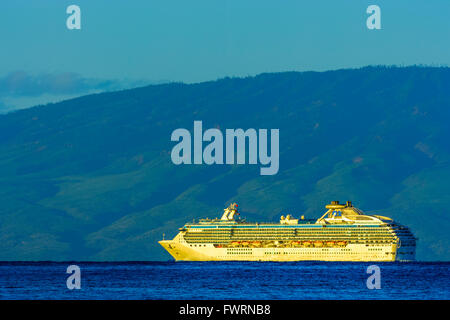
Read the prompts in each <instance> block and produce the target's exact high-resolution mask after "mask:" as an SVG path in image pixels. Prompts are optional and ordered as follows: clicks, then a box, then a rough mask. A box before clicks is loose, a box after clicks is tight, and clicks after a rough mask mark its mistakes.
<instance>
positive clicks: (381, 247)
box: [159, 201, 416, 261]
mask: <svg viewBox="0 0 450 320" xmlns="http://www.w3.org/2000/svg"><path fill="white" fill-rule="evenodd" d="M326 209H327V211H326V212H325V213H324V214H323V215H322V216H321V217H320V218H319V219H317V220H315V219H314V220H309V219H305V218H304V216H301V217H300V218H299V219H294V218H293V217H291V216H290V215H286V216H281V219H280V222H279V223H250V222H246V221H245V220H244V219H236V216H237V215H239V213H238V205H237V204H236V203H233V204H231V205H230V206H229V207H228V208H226V209H225V210H224V213H223V215H222V217H221V218H220V219H218V218H216V219H200V220H199V221H198V222H195V221H194V222H193V223H187V224H185V225H184V226H183V227H182V228H180V229H179V233H178V234H177V235H176V236H175V238H173V239H172V240H161V241H159V243H160V244H161V245H162V246H163V247H164V248H165V249H166V250H167V251H168V252H169V253H170V254H171V255H172V256H173V257H174V258H175V260H184V261H305V260H309V261H413V260H415V249H416V238H415V237H414V236H413V234H412V233H411V231H410V230H409V228H407V227H406V226H403V225H401V224H399V223H397V222H395V221H393V220H392V219H391V218H388V217H384V216H381V215H367V214H364V213H363V212H362V211H361V210H359V209H357V208H355V207H354V206H353V205H352V203H351V202H350V201H347V202H346V203H345V204H340V203H339V201H332V202H331V203H330V204H328V205H326Z"/></svg>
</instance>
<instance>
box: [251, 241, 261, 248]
mask: <svg viewBox="0 0 450 320" xmlns="http://www.w3.org/2000/svg"><path fill="white" fill-rule="evenodd" d="M252 245H254V246H256V247H259V246H260V245H261V241H253V242H252Z"/></svg>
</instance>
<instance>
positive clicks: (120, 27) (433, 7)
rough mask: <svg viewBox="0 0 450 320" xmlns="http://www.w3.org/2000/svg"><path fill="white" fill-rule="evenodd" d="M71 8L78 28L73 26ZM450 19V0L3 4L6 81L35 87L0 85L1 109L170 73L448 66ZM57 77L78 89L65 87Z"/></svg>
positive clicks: (0, 28) (187, 78)
mask: <svg viewBox="0 0 450 320" xmlns="http://www.w3.org/2000/svg"><path fill="white" fill-rule="evenodd" d="M71 4H76V5H79V6H80V8H81V15H82V17H81V18H82V19H81V20H82V22H81V23H82V29H81V30H68V29H67V28H66V19H67V17H68V15H67V14H66V8H67V6H69V5H71ZM370 4H376V5H378V6H380V8H381V25H382V29H381V30H368V29H367V28H366V19H367V17H368V14H367V13H366V8H367V7H368V5H370ZM449 17H450V1H448V0H427V1H422V0H396V1H392V0H389V1H384V0H383V1H381V0H372V1H365V0H340V1H335V0H321V1H318V0H315V1H312V0H311V1H302V0H296V1H294V0H280V1H274V0H272V1H268V0H221V1H219V0H191V1H186V0H184V1H181V0H158V1H155V0H129V1H124V0H114V1H111V0H108V1H107V0H87V1H86V0H71V1H62V0H40V1H30V0H26V1H25V0H15V1H1V2H0V36H1V37H0V41H1V42H0V43H1V47H0V48H1V50H0V86H2V85H3V86H4V83H11V81H12V80H11V79H13V80H14V81H15V82H13V83H14V84H15V85H16V87H14V86H12V87H13V89H14V88H15V89H17V86H22V85H23V83H22V82H20V81H17V80H16V79H17V75H20V76H21V77H19V79H21V81H25V82H24V83H25V84H26V85H27V88H28V87H32V86H33V85H39V84H40V87H39V88H34V89H33V90H34V91H33V90H31V91H33V92H34V94H28V95H27V94H26V93H24V90H15V91H14V92H11V89H10V87H11V86H9V87H8V86H6V87H5V86H4V88H3V90H2V88H0V109H1V108H2V105H3V106H7V108H8V109H12V108H16V107H24V106H27V105H32V104H35V103H44V102H46V101H52V99H53V100H55V99H56V100H57V99H63V98H65V97H71V96H76V95H80V94H85V93H89V92H92V91H102V90H115V89H117V88H122V87H132V86H135V85H139V84H146V83H155V82H156V83H157V82H165V81H183V82H199V81H205V80H214V79H217V78H222V77H225V76H247V75H255V74H258V73H262V72H280V71H292V70H296V71H305V70H317V71H321V70H329V69H338V68H349V67H360V66H365V65H374V64H387V65H392V64H399V65H411V64H427V65H449V64H450V41H449V39H450V23H449V20H448V19H449ZM69 75H71V76H69ZM68 77H69V78H68ZM42 78H43V79H44V80H45V81H49V79H53V80H52V81H53V82H51V84H49V85H42V82H43V81H44V80H42ZM24 79H25V80H24ZM55 79H56V80H55ZM58 79H65V81H66V84H67V81H68V79H69V80H70V81H74V84H73V87H70V89H69V90H65V91H64V90H61V89H60V88H59V87H58V86H57V85H58V82H57V81H58ZM2 81H3V82H2ZM8 81H9V82H8ZM55 81H56V82H55ZM80 81H81V83H79V82H80ZM55 84H56V89H55V87H54V85H55ZM8 88H9V89H8ZM49 88H53V89H49ZM83 88H84V89H83ZM8 90H9V91H8ZM39 90H41V92H40V91H39ZM19 92H21V93H19ZM36 92H38V94H37V93H36ZM39 92H40V94H39Z"/></svg>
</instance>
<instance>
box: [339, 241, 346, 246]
mask: <svg viewBox="0 0 450 320" xmlns="http://www.w3.org/2000/svg"><path fill="white" fill-rule="evenodd" d="M346 244H347V242H346V241H339V242H338V243H337V245H338V246H345V245H346Z"/></svg>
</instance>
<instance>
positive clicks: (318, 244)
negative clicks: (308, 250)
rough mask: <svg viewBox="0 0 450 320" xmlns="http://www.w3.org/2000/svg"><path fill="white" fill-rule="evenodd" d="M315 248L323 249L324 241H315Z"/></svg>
mask: <svg viewBox="0 0 450 320" xmlns="http://www.w3.org/2000/svg"><path fill="white" fill-rule="evenodd" d="M314 246H315V247H322V246H323V242H322V241H314Z"/></svg>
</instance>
